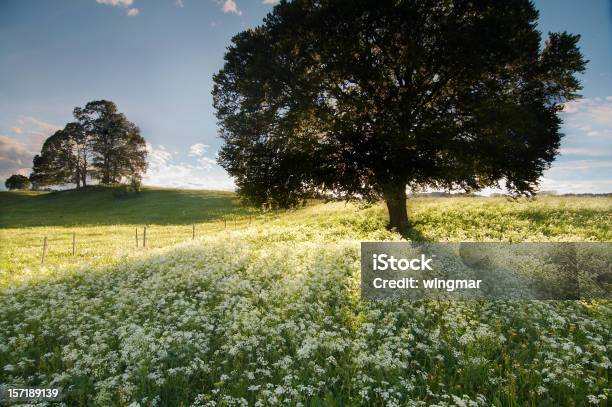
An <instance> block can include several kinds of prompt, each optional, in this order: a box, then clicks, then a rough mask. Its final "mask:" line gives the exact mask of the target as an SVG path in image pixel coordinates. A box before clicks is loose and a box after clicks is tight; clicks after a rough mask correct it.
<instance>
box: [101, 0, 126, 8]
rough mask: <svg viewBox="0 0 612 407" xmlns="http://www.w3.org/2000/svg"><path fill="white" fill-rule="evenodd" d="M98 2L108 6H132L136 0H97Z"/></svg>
mask: <svg viewBox="0 0 612 407" xmlns="http://www.w3.org/2000/svg"><path fill="white" fill-rule="evenodd" d="M96 3H98V4H106V5H108V6H119V7H130V6H131V5H132V4H133V3H134V0H96Z"/></svg>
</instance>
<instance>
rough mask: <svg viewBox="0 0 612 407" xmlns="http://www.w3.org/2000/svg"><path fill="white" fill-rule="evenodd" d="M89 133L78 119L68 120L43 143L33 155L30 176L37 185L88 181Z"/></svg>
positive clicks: (84, 183)
mask: <svg viewBox="0 0 612 407" xmlns="http://www.w3.org/2000/svg"><path fill="white" fill-rule="evenodd" d="M87 144H88V141H87V137H86V135H85V133H84V131H83V127H82V126H81V125H80V124H79V123H68V124H67V125H66V126H65V127H64V129H62V130H58V131H56V132H55V133H54V134H53V135H52V136H51V137H49V138H48V139H47V140H45V142H44V143H43V146H42V149H41V153H40V154H39V155H36V156H35V157H34V163H33V168H32V174H31V175H30V180H31V181H32V183H33V184H34V185H35V187H36V188H40V187H44V186H48V185H58V184H66V183H74V184H76V186H77V188H80V187H81V185H83V186H86V185H87V173H88V162H87V149H88V146H87Z"/></svg>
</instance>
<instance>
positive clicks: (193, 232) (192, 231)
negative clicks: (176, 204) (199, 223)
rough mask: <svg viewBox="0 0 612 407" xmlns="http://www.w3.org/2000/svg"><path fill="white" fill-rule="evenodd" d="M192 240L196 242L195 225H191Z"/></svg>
mask: <svg viewBox="0 0 612 407" xmlns="http://www.w3.org/2000/svg"><path fill="white" fill-rule="evenodd" d="M191 240H195V223H194V224H192V225H191Z"/></svg>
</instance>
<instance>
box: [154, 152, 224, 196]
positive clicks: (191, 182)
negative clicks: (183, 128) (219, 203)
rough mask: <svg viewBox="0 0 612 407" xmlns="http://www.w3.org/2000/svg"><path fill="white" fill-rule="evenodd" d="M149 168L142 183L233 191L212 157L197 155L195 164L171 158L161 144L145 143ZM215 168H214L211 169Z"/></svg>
mask: <svg viewBox="0 0 612 407" xmlns="http://www.w3.org/2000/svg"><path fill="white" fill-rule="evenodd" d="M147 151H148V153H149V155H148V162H149V168H148V169H147V173H146V174H145V176H144V179H143V182H144V184H145V185H152V186H162V187H172V188H192V189H221V190H233V189H234V188H235V186H234V183H233V181H232V179H231V178H230V177H229V176H228V175H227V174H226V173H225V172H224V171H222V170H220V169H219V168H218V167H214V166H213V164H216V163H215V161H214V160H212V159H211V158H208V157H199V158H198V160H197V164H195V165H194V164H189V163H185V162H181V161H178V162H176V161H175V157H173V155H172V154H171V153H170V151H168V149H167V148H166V147H164V146H161V145H159V146H153V145H152V144H147ZM214 168H217V171H213V169H214Z"/></svg>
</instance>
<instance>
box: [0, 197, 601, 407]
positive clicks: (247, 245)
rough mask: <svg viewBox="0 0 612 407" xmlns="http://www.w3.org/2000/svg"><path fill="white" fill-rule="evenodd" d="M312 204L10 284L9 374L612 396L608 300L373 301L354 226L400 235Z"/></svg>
mask: <svg viewBox="0 0 612 407" xmlns="http://www.w3.org/2000/svg"><path fill="white" fill-rule="evenodd" d="M504 205H505V204H504ZM598 205H599V203H598ZM607 205H608V206H607V207H605V206H604V209H603V212H602V211H601V210H600V209H601V208H600V207H598V208H599V209H593V210H594V212H593V216H599V217H600V219H599V220H601V216H603V219H604V220H605V219H606V218H607V219H609V217H610V213H612V206H611V205H609V203H608V204H607ZM606 208H607V209H606ZM566 209H567V208H566ZM325 210H326V209H323V210H322V211H323V212H324V211H325ZM336 210H337V207H336V209H334V211H336ZM484 210H486V208H483V207H482V206H480V207H479V206H476V209H475V211H476V212H478V213H480V211H484ZM315 213H316V210H315V209H312V208H311V209H307V210H306V212H304V215H303V217H302V218H300V217H299V216H302V215H287V216H294V218H296V219H300V220H299V221H297V222H292V221H289V220H287V221H283V220H282V219H281V220H280V221H277V222H270V223H267V224H261V225H254V226H249V227H245V228H243V229H240V230H232V231H219V232H216V233H214V234H210V235H209V236H206V237H203V238H200V239H196V240H195V241H194V242H189V243H182V244H178V245H175V246H172V247H168V248H161V249H155V250H150V251H149V252H147V253H142V252H141V253H139V254H136V255H134V256H130V257H125V258H121V259H118V260H117V261H115V262H109V263H104V264H97V265H91V266H81V267H72V266H70V267H68V266H66V267H63V266H61V265H60V266H57V267H49V268H43V269H41V270H39V271H40V272H39V273H30V274H28V275H27V276H24V277H23V278H21V279H20V280H19V281H18V282H17V281H14V282H12V283H10V284H7V285H6V286H5V287H3V288H1V289H0V290H1V291H0V383H10V384H13V385H41V386H59V387H62V388H63V389H64V394H65V400H64V402H65V404H66V405H70V406H71V405H100V406H114V405H116V406H126V405H130V406H137V405H139V406H149V405H151V406H187V405H193V406H250V405H256V406H274V405H279V406H280V405H283V406H284V405H291V406H293V405H295V406H320V405H329V406H366V405H367V406H425V405H437V406H489V405H496V406H523V405H524V406H558V405H576V406H580V405H601V406H603V405H607V403H609V398H610V397H612V385H611V384H610V379H609V377H610V372H611V370H612V363H611V361H610V359H611V358H612V356H611V350H612V340H611V339H612V338H611V331H612V330H611V329H610V328H611V327H612V304H610V303H609V302H604V301H599V302H597V301H590V302H579V301H567V302H554V301H550V302H545V301H542V302H536V301H529V302H528V301H523V302H521V301H470V302H465V301H463V302H461V301H455V302H450V301H448V302H444V301H432V300H429V301H419V302H414V301H412V302H409V301H402V302H397V301H377V302H368V301H362V300H361V299H360V291H359V240H383V239H384V240H399V239H400V237H399V236H398V235H395V234H392V233H390V232H387V231H384V230H382V229H381V228H380V226H381V224H382V223H383V222H384V220H383V219H384V218H382V217H379V216H372V215H373V214H375V213H378V212H372V211H369V212H368V211H365V212H359V213H357V212H355V209H354V208H353V209H351V210H350V212H349V211H347V210H344V211H343V212H341V214H340V215H338V214H335V215H334V217H333V218H326V217H325V215H324V214H323V215H322V217H321V218H319V219H322V220H318V221H310V222H308V221H305V219H307V218H310V217H311V216H313V215H314V214H315ZM334 213H336V212H334ZM428 213H429V212H427V211H424V212H422V214H421V215H422V216H421V217H420V218H419V217H417V219H418V220H419V221H420V222H423V223H422V225H425V226H424V227H422V228H421V230H422V231H423V233H424V234H425V235H427V234H428V233H429V232H428V230H429V229H428V226H426V225H427V224H428V223H427V222H430V223H431V222H432V221H431V219H430V220H429V221H428V217H427V216H425V215H427V214H428ZM602 213H603V215H602ZM432 216H433V215H432ZM480 216H483V217H485V213H484V212H483V213H481V214H480ZM488 216H489V217H490V218H494V216H493V213H492V212H490V213H489V215H488ZM288 219H289V218H288ZM473 219H476V220H475V222H478V220H477V219H478V217H473ZM332 220H333V222H332ZM327 221H329V223H327ZM496 222H497V221H496ZM570 224H571V222H570ZM356 225H357V226H356ZM599 225H601V223H599ZM608 225H609V224H608ZM523 226H524V225H523ZM523 226H521V225H518V223H517V225H515V231H519V232H517V233H520V231H521V230H522V228H523ZM429 227H432V228H444V227H447V228H448V229H447V230H451V227H452V226H451V225H449V224H445V223H438V224H436V225H431V224H429ZM600 227H601V229H598V230H594V231H592V233H593V234H594V235H598V234H599V235H601V234H603V235H605V234H607V233H609V230H608V229H607V228H608V227H609V226H606V225H605V224H603V225H601V226H600ZM464 230H469V229H468V228H467V227H466V228H464ZM510 232H511V233H515V232H513V231H510ZM574 233H576V234H580V233H583V231H580V230H579V228H577V229H575V230H574ZM450 236H451V238H452V237H453V236H452V235H450ZM439 239H440V240H442V239H444V237H440V238H439ZM582 239H583V240H586V239H585V238H584V236H583V238H582ZM536 240H537V238H536Z"/></svg>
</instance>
